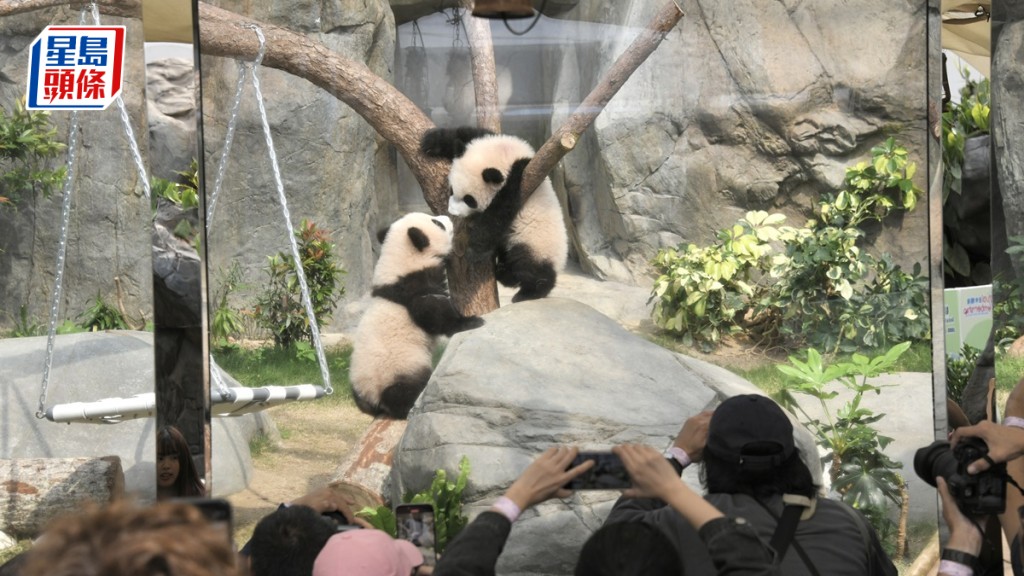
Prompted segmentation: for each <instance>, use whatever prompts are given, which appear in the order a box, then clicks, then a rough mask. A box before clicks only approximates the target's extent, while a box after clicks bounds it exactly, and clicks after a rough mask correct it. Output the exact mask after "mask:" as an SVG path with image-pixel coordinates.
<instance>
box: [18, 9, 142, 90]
mask: <svg viewBox="0 0 1024 576" xmlns="http://www.w3.org/2000/svg"><path fill="white" fill-rule="evenodd" d="M124 30H125V29H124V26H47V27H46V29H45V30H43V32H42V33H41V34H40V35H39V36H38V37H36V39H35V41H33V42H32V47H31V51H30V56H29V59H30V60H29V67H28V94H27V96H26V99H25V100H26V102H25V107H26V108H27V109H29V110H104V109H106V107H107V106H110V103H111V102H113V101H114V100H115V99H116V98H117V96H118V95H119V94H120V93H121V77H122V71H123V70H122V69H123V64H124V37H125V31H124Z"/></svg>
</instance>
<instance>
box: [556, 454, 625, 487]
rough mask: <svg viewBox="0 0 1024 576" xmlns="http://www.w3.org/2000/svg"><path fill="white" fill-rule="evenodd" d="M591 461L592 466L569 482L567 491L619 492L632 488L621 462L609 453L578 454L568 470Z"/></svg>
mask: <svg viewBox="0 0 1024 576" xmlns="http://www.w3.org/2000/svg"><path fill="white" fill-rule="evenodd" d="M587 460H593V461H594V466H592V467H591V468H590V469H589V470H587V471H586V472H584V473H583V474H580V475H579V476H577V477H575V478H573V479H572V480H570V481H569V482H568V483H567V484H566V485H565V487H566V488H568V489H569V490H621V489H623V488H629V487H631V486H633V482H632V481H631V480H630V479H629V472H627V471H626V467H625V466H624V465H623V464H622V460H621V459H619V457H618V456H616V455H615V454H613V453H611V452H580V453H579V454H577V455H576V458H574V459H573V461H572V463H570V464H569V467H568V468H566V470H569V469H570V468H574V467H576V466H579V465H580V464H582V463H584V462H586V461H587Z"/></svg>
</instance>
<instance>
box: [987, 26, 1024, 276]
mask: <svg viewBox="0 0 1024 576" xmlns="http://www.w3.org/2000/svg"><path fill="white" fill-rule="evenodd" d="M1000 9H1001V10H1003V11H1005V15H1004V16H1005V17H1006V18H1007V23H1005V24H1003V25H1002V27H1001V29H1000V31H999V33H998V36H996V37H994V45H993V47H992V48H993V54H992V74H993V76H992V118H991V129H992V141H993V144H994V148H993V152H994V157H995V165H994V168H995V176H996V178H997V179H998V184H999V188H1000V192H1001V196H1002V198H1001V199H1002V206H1001V207H996V208H1001V210H1000V214H997V215H996V216H995V217H994V219H993V220H994V223H1000V221H1002V222H1005V228H1006V237H1008V238H1013V237H1014V236H1024V154H1021V151H1020V150H1021V148H1020V143H1021V142H1024V118H1022V117H1024V106H1022V105H1021V99H1022V96H1021V94H1024V59H1022V58H1021V55H1022V54H1024V15H1022V14H1021V10H1020V8H1019V7H1016V8H1014V7H1012V6H1000ZM995 247H997V248H998V247H1000V246H999V245H998V244H997V245H996V246H995ZM997 258H998V255H994V260H995V259H997ZM997 272H998V270H997ZM1013 272H1014V273H1015V274H1016V276H1017V278H1020V277H1021V276H1022V275H1024V270H1014V271H1013Z"/></svg>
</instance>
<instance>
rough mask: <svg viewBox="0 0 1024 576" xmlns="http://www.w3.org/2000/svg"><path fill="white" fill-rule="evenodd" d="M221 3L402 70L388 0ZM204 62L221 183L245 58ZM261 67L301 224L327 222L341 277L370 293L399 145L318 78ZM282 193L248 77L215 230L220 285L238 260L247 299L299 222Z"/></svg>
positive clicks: (210, 159) (214, 276)
mask: <svg viewBox="0 0 1024 576" xmlns="http://www.w3.org/2000/svg"><path fill="white" fill-rule="evenodd" d="M214 4H216V5H218V6H220V7H222V8H225V9H228V10H232V11H235V12H238V13H241V14H247V15H250V16H252V17H253V18H255V19H257V20H259V21H262V22H266V23H271V24H276V25H280V26H284V27H286V28H288V29H290V30H292V31H294V32H299V33H305V34H307V35H308V36H309V37H310V38H311V39H313V40H315V41H318V42H321V43H323V44H324V45H326V46H327V47H328V48H330V49H332V50H334V51H336V52H338V53H340V54H343V55H345V56H347V57H349V58H351V59H353V60H356V61H359V62H363V63H365V64H366V65H367V66H369V67H370V69H371V70H373V71H374V72H375V73H377V74H378V75H379V76H381V77H382V78H385V79H389V78H390V77H391V74H392V72H393V58H394V41H395V40H394V34H395V26H394V19H393V16H392V13H391V10H390V9H389V8H388V5H387V2H385V1H384V0H369V1H363V0H331V1H324V2H320V1H315V2H312V1H310V2H307V1H298V2H295V1H290V2H259V3H251V2H241V1H236V0H225V1H219V2H214ZM201 66H202V81H203V132H204V134H203V139H204V144H205V154H206V169H207V186H208V189H210V190H212V187H213V183H214V176H213V175H214V174H216V170H217V168H218V166H219V164H220V163H221V161H222V158H221V156H222V151H223V147H224V137H225V134H226V129H227V122H228V119H229V116H230V110H231V105H232V102H233V98H234V94H235V86H236V80H237V74H238V64H237V63H236V62H235V61H234V60H226V59H223V58H212V57H203V58H202V62H201ZM259 77H260V82H261V89H262V92H263V96H264V99H265V101H266V108H267V115H268V118H269V123H270V128H271V133H272V134H273V140H274V146H275V148H276V151H277V159H278V162H279V164H280V169H281V178H282V180H283V183H284V189H285V192H286V194H287V198H288V207H289V211H290V213H291V218H292V224H293V226H298V225H299V222H300V221H301V220H302V219H303V218H305V219H309V220H311V221H313V222H315V223H317V224H318V225H320V226H321V227H323V228H325V229H327V230H329V231H330V233H331V236H332V238H333V241H334V243H335V244H336V245H337V247H338V250H337V251H336V253H337V254H338V256H339V259H340V263H341V265H342V266H343V267H344V268H345V269H346V270H347V274H346V275H345V276H344V277H343V278H342V280H343V281H344V283H345V285H346V287H347V288H348V290H349V291H350V292H351V293H353V294H354V295H357V296H358V295H361V294H362V292H363V291H365V290H367V289H368V287H369V281H370V275H371V274H372V271H373V264H374V262H375V257H374V254H373V245H372V243H371V239H372V238H374V237H375V236H376V231H377V228H378V227H379V226H380V225H383V224H385V223H387V222H390V220H391V219H392V218H394V217H395V216H396V215H397V200H396V196H395V184H394V180H395V170H396V168H395V165H396V161H395V154H394V152H393V150H392V149H391V148H390V147H389V146H387V145H386V143H385V142H384V141H383V140H381V139H380V138H379V137H378V136H377V134H376V133H375V132H374V130H373V129H372V128H371V127H370V125H369V124H367V123H366V121H365V120H363V119H362V117H360V116H359V115H357V114H356V113H355V112H353V111H352V109H350V108H349V107H348V106H346V105H345V104H343V103H342V102H340V101H339V100H337V99H336V98H334V97H333V96H331V95H329V94H327V93H326V92H324V91H323V90H322V89H321V88H318V87H316V86H314V85H313V84H311V83H309V82H307V81H305V80H302V79H300V78H296V77H294V76H291V75H289V74H285V73H283V72H279V71H277V70H273V69H270V68H260V69H259ZM277 197H278V195H277V190H276V188H275V185H274V175H273V172H272V170H271V166H270V161H269V156H268V153H267V146H266V143H265V139H264V135H263V129H262V126H261V123H260V113H259V109H258V107H257V103H256V99H255V96H254V91H253V87H252V86H251V84H250V85H247V87H246V88H245V92H244V93H243V97H242V103H241V107H240V111H239V113H238V124H237V129H236V132H235V137H234V144H233V146H232V150H231V153H230V156H229V157H228V159H227V165H226V167H225V177H224V183H223V188H222V189H221V191H220V194H219V197H218V199H217V203H216V208H215V213H214V217H213V220H212V222H211V223H210V232H209V236H208V242H209V243H208V246H209V250H208V254H209V267H208V273H209V278H210V288H211V290H213V289H216V288H217V287H218V286H219V283H220V281H221V280H222V279H223V278H224V276H225V274H226V271H227V269H228V267H229V266H230V265H231V263H232V262H238V263H239V264H240V265H241V266H242V268H243V270H244V271H245V282H246V283H247V284H248V285H249V286H250V289H249V290H248V293H245V292H242V293H240V294H239V301H238V302H237V303H236V304H237V305H239V306H251V305H252V302H253V297H254V295H255V294H257V293H258V290H259V286H260V285H262V283H264V282H265V280H266V273H265V272H264V267H265V265H266V261H267V256H269V255H271V254H276V253H278V252H279V251H282V250H288V234H289V233H290V232H289V231H288V230H287V228H286V226H285V224H284V219H283V216H282V211H281V206H280V204H279V203H278V200H277ZM243 299H244V301H243ZM340 316H343V311H342V312H341V313H339V317H340ZM339 322H340V320H339Z"/></svg>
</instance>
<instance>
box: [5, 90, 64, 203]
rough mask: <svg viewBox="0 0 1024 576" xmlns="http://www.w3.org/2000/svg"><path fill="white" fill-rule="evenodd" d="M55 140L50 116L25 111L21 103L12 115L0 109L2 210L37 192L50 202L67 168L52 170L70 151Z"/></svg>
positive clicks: (16, 102) (55, 130)
mask: <svg viewBox="0 0 1024 576" xmlns="http://www.w3.org/2000/svg"><path fill="white" fill-rule="evenodd" d="M56 137H57V129H56V128H54V127H53V126H52V125H51V124H50V114H49V113H48V112H45V111H30V110H26V109H25V107H24V104H23V103H22V101H21V100H16V101H15V103H14V111H13V112H12V113H8V112H7V111H5V110H4V109H3V108H0V210H2V209H4V208H5V207H6V208H16V207H17V206H18V204H19V203H20V202H21V201H22V199H23V198H24V197H26V196H31V195H33V194H35V193H36V192H41V193H42V194H43V197H45V198H49V197H50V195H51V194H53V191H54V189H56V188H57V187H59V186H60V185H61V183H63V181H64V177H65V175H66V174H67V168H66V167H64V166H61V167H59V168H50V160H51V159H52V158H56V157H57V156H58V155H59V154H60V153H61V152H62V151H63V150H64V149H65V148H67V146H65V145H64V144H63V143H61V142H58V141H57V138H56Z"/></svg>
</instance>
